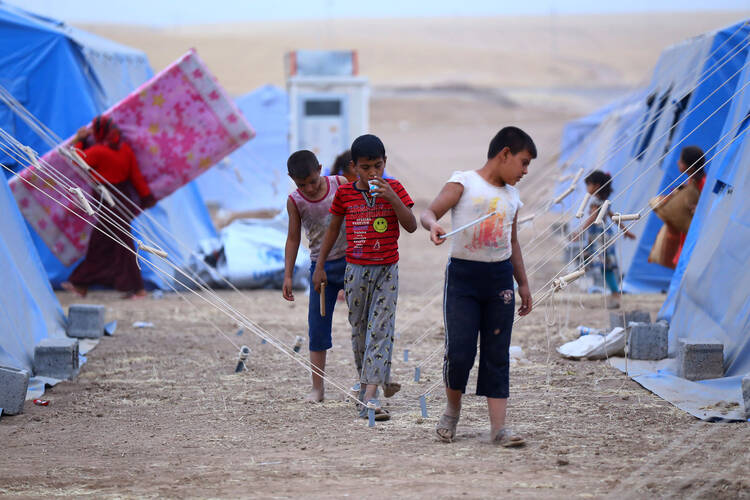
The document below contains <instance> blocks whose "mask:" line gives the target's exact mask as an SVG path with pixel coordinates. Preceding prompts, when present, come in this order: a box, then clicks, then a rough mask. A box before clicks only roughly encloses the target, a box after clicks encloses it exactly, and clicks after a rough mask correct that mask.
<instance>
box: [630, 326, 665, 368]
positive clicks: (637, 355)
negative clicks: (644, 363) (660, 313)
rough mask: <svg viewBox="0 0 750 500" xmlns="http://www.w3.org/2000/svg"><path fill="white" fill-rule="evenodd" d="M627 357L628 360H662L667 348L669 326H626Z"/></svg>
mask: <svg viewBox="0 0 750 500" xmlns="http://www.w3.org/2000/svg"><path fill="white" fill-rule="evenodd" d="M627 330H628V332H627V335H628V357H629V358H630V359H652V360H658V359H664V358H666V357H667V351H668V347H669V340H668V336H667V334H668V332H669V325H667V324H666V323H664V322H659V323H635V322H631V323H629V324H628V328H627Z"/></svg>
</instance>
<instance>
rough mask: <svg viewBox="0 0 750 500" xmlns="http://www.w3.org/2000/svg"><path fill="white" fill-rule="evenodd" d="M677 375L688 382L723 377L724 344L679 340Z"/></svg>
mask: <svg viewBox="0 0 750 500" xmlns="http://www.w3.org/2000/svg"><path fill="white" fill-rule="evenodd" d="M677 375H679V376H680V377H682V378H686V379H688V380H706V379H709V378H720V377H723V376H724V344H719V343H697V342H687V341H685V340H681V341H680V344H679V348H678V349H677Z"/></svg>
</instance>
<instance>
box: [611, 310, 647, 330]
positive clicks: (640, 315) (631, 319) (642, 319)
mask: <svg viewBox="0 0 750 500" xmlns="http://www.w3.org/2000/svg"><path fill="white" fill-rule="evenodd" d="M623 317H624V319H625V321H624V322H623ZM629 323H651V315H650V314H649V313H648V311H640V310H635V311H620V312H611V313H609V325H610V328H611V329H614V328H617V327H618V326H619V327H620V328H625V327H626V326H628V324H629Z"/></svg>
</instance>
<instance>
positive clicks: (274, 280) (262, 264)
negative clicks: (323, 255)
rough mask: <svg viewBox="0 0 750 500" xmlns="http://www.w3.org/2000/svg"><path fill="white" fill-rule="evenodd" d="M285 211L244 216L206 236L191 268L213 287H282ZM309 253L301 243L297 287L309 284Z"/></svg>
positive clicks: (192, 260) (295, 270)
mask: <svg viewBox="0 0 750 500" xmlns="http://www.w3.org/2000/svg"><path fill="white" fill-rule="evenodd" d="M285 215H286V214H283V216H279V217H276V218H274V219H241V220H237V221H235V222H233V223H232V224H230V225H229V226H227V227H225V228H224V229H222V231H221V233H220V235H219V238H218V239H215V238H213V239H209V240H204V241H202V242H201V243H200V248H199V249H198V250H197V251H196V255H195V256H193V257H192V258H191V259H190V264H189V271H190V272H191V273H193V274H194V275H197V276H198V278H200V280H202V281H204V282H205V283H206V284H208V285H209V286H211V287H213V288H223V287H227V284H226V283H225V281H224V279H226V280H227V281H229V282H230V283H232V284H233V285H234V286H236V287H238V288H279V289H280V288H281V286H282V285H283V283H284V247H285V245H286V236H287V221H286V217H285ZM309 268H310V253H309V252H308V251H307V250H306V249H305V248H302V247H300V249H299V252H298V253H297V260H296V262H295V266H294V288H296V289H304V288H307V286H308V280H309Z"/></svg>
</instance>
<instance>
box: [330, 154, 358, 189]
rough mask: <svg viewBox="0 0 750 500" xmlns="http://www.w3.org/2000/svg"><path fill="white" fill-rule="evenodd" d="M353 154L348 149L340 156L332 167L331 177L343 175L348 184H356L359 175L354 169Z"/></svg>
mask: <svg viewBox="0 0 750 500" xmlns="http://www.w3.org/2000/svg"><path fill="white" fill-rule="evenodd" d="M351 163H352V152H351V151H349V150H348V149H347V150H346V151H344V152H343V153H341V154H340V155H338V156H337V157H336V160H335V161H334V162H333V167H331V175H343V176H344V177H346V181H347V182H354V181H356V180H357V173H356V172H355V171H354V169H353V168H352V165H351Z"/></svg>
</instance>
